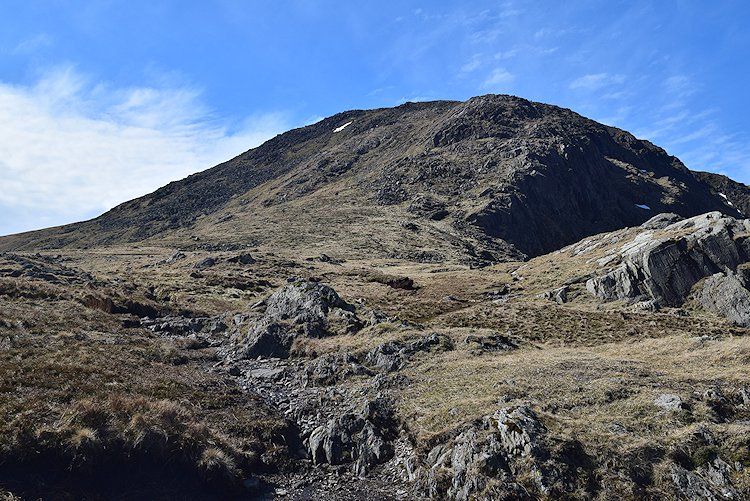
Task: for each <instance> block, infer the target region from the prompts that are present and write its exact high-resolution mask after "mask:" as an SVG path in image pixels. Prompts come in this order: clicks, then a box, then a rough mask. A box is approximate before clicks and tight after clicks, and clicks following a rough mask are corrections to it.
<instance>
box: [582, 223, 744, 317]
mask: <svg viewBox="0 0 750 501" xmlns="http://www.w3.org/2000/svg"><path fill="white" fill-rule="evenodd" d="M666 222H667V221H664V217H663V216H659V220H650V221H648V222H646V224H645V225H644V227H643V231H641V232H640V233H638V234H637V235H636V236H635V238H633V239H632V240H631V241H629V242H626V243H625V244H624V245H622V246H621V247H620V248H619V249H617V250H616V251H615V252H613V253H610V254H608V255H606V256H604V257H602V258H601V259H599V263H601V264H604V265H606V266H608V267H609V271H607V272H606V273H604V274H601V275H599V276H596V277H594V278H591V279H589V280H588V281H587V282H586V288H587V289H588V291H589V292H591V293H592V294H594V295H596V296H598V297H600V298H601V299H603V300H605V301H612V300H617V299H635V298H639V297H641V298H643V299H656V300H658V301H659V302H661V303H662V304H665V305H670V306H678V305H681V304H682V303H683V302H684V301H685V299H686V298H687V297H688V295H689V294H690V291H691V289H692V287H693V286H694V285H695V284H696V283H697V282H698V281H700V280H701V279H703V278H705V277H708V276H711V275H713V274H715V273H719V272H723V273H731V272H733V271H735V270H736V269H737V267H738V266H739V265H740V264H742V263H744V262H746V261H747V260H748V255H750V240H748V238H747V237H748V236H749V235H750V220H739V219H734V218H732V217H728V216H724V215H723V214H721V213H719V212H710V213H707V214H703V215H700V216H695V217H692V218H690V219H685V220H683V221H678V222H674V223H671V224H666V225H664V224H662V223H666ZM649 228H653V229H649Z"/></svg>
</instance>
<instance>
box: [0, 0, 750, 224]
mask: <svg viewBox="0 0 750 501" xmlns="http://www.w3.org/2000/svg"><path fill="white" fill-rule="evenodd" d="M748 25H750V5H748V4H747V2H746V1H731V0H730V1H717V2H705V1H697V0H696V1H687V0H661V1H658V2H655V1H612V0H609V1H598V0H597V1H594V0H589V1H585V0H582V1H570V2H560V1H539V2H522V1H519V0H510V1H481V0H474V1H462V2H445V1H430V2H424V1H423V2H417V1H399V2H396V1H393V2H388V1H383V0H381V1H379V2H375V1H372V2H366V1H360V2H352V1H348V2H344V1H336V2H334V1H297V2H285V1H281V0H279V1H268V2H262V1H256V2H249V1H238V0H222V1H208V0H206V1H186V0H184V1H179V2H178V1H159V0H149V1H138V0H129V1H115V0H112V1H90V2H80V1H65V0H46V1H34V0H22V1H17V0H4V1H3V2H2V3H1V4H0V234H7V233H12V232H17V231H22V230H27V229H33V228H40V227H45V226H50V225H54V224H62V223H66V222H71V221H76V220H81V219H85V218H89V217H92V216H95V215H97V214H99V213H101V212H103V211H105V210H106V209H108V208H110V207H112V206H114V205H116V204H117V203H120V202H122V201H125V200H127V199H130V198H133V197H135V196H139V195H142V194H145V193H148V192H150V191H152V190H154V189H156V188H158V187H159V186H161V185H163V184H165V183H166V182H168V181H170V180H173V179H179V178H182V177H184V176H186V175H188V174H190V173H192V172H196V171H198V170H202V169H205V168H207V167H210V166H212V165H214V164H216V163H218V162H220V161H222V160H225V159H228V158H230V157H232V156H234V155H236V154H238V153H240V152H242V151H245V150H247V149H248V148H250V147H253V146H256V145H258V144H259V143H260V142H262V141H263V140H265V139H267V138H269V137H272V136H273V135H275V134H277V133H279V132H282V131H284V130H287V129H289V128H292V127H297V126H301V125H304V124H307V123H311V122H314V121H316V120H317V119H319V118H322V117H325V116H328V115H331V114H334V113H336V112H339V111H343V110H346V109H352V108H371V107H382V106H393V105H397V104H400V103H402V102H404V101H407V100H428V99H466V98H468V97H471V96H474V95H478V94H486V93H510V94H516V95H519V96H522V97H526V98H529V99H533V100H538V101H544V102H549V103H553V104H558V105H561V106H565V107H569V108H572V109H574V110H576V111H578V112H580V113H582V114H584V115H586V116H589V117H591V118H594V119H597V120H599V121H602V122H605V123H608V124H611V125H616V126H618V127H621V128H624V129H627V130H629V131H631V132H633V133H634V134H636V135H637V136H639V137H642V138H646V139H650V140H652V141H653V142H655V143H656V144H658V145H660V146H663V147H664V148H666V149H667V151H669V152H670V153H672V154H674V155H677V156H678V157H680V158H681V159H682V160H683V161H684V162H685V163H686V164H687V165H688V167H690V168H693V169H702V170H713V171H716V172H722V173H725V174H728V175H730V176H732V177H734V178H736V179H738V180H740V181H744V182H747V183H750V127H748V125H747V114H748V112H749V111H750V92H748V90H747V89H748V88H750V57H748V55H749V54H750V30H748V29H747V26H748Z"/></svg>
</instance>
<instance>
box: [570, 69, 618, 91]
mask: <svg viewBox="0 0 750 501" xmlns="http://www.w3.org/2000/svg"><path fill="white" fill-rule="evenodd" d="M624 81H625V76H624V75H612V74H609V73H592V74H588V75H583V76H582V77H579V78H576V79H575V80H573V81H572V82H570V88H571V89H573V90H576V89H581V90H588V91H595V90H599V89H601V88H604V87H610V86H613V85H619V84H621V83H623V82H624Z"/></svg>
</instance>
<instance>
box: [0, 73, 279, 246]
mask: <svg viewBox="0 0 750 501" xmlns="http://www.w3.org/2000/svg"><path fill="white" fill-rule="evenodd" d="M286 128H288V124H287V120H286V119H285V117H284V115H282V114H279V113H267V114H262V115H257V116H253V117H249V118H248V119H247V120H246V121H245V122H243V123H240V124H235V125H234V126H230V125H229V124H226V123H222V122H221V121H219V120H217V119H216V118H215V117H213V116H212V114H211V112H210V110H209V109H208V108H207V107H206V106H205V105H203V104H202V102H201V99H200V93H199V92H198V91H196V90H195V89H191V88H185V87H183V88H148V87H142V88H113V87H110V86H108V85H106V84H101V83H96V82H93V81H91V80H90V79H88V78H86V77H85V76H83V75H81V74H80V73H78V72H76V71H75V70H74V69H72V68H62V69H58V70H55V71H52V72H49V73H48V74H47V75H45V76H44V77H43V78H42V79H40V80H39V81H38V82H36V83H35V84H33V85H29V86H17V85H9V84H6V83H0V186H2V187H3V189H2V190H0V234H4V233H7V232H9V231H16V230H20V229H31V225H33V224H34V223H31V221H34V222H35V223H36V222H37V221H45V222H46V223H47V224H60V223H64V222H69V221H71V220H75V219H80V218H84V217H88V216H90V215H91V214H94V213H98V212H102V211H104V210H106V209H109V208H111V207H113V206H115V205H117V204H118V203H121V202H123V201H125V200H128V199H131V198H134V197H137V196H140V195H143V194H146V193H148V192H150V191H152V190H154V189H156V188H158V187H160V186H162V185H164V184H166V183H167V182H169V181H172V180H175V179H179V178H182V177H185V176H187V175H189V174H191V173H194V172H197V171H199V170H202V169H205V168H208V167H210V166H212V165H215V164H217V163H219V162H221V161H223V160H226V159H228V158H231V157H232V156H235V155H237V154H239V153H241V152H242V151H245V150H247V149H249V148H251V147H253V146H257V145H258V144H260V143H261V142H263V141H264V140H266V139H268V138H270V137H272V136H273V135H275V134H277V133H279V132H281V131H283V130H284V129H286ZM11 209H12V213H13V214H14V215H16V216H17V215H19V214H21V215H25V216H23V217H27V218H28V221H29V222H28V225H27V224H26V223H25V222H24V221H19V220H13V221H12V220H10V219H6V216H3V214H6V215H7V214H11ZM17 217H20V216H17Z"/></svg>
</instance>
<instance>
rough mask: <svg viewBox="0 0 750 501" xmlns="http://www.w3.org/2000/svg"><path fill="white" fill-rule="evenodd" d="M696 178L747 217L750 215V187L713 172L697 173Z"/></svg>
mask: <svg viewBox="0 0 750 501" xmlns="http://www.w3.org/2000/svg"><path fill="white" fill-rule="evenodd" d="M695 176H696V177H697V178H698V179H700V180H701V181H703V182H704V183H707V184H708V185H710V186H711V188H713V189H714V191H715V192H716V193H717V194H718V195H719V196H720V197H722V198H725V199H726V200H727V201H728V202H729V203H730V204H732V205H733V206H734V207H735V208H736V209H737V210H739V211H740V212H741V213H742V214H743V215H744V216H745V217H747V216H749V215H750V186H748V185H746V184H743V183H738V182H737V181H735V180H733V179H730V178H728V177H727V176H724V175H722V174H715V173H713V172H696V173H695Z"/></svg>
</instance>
